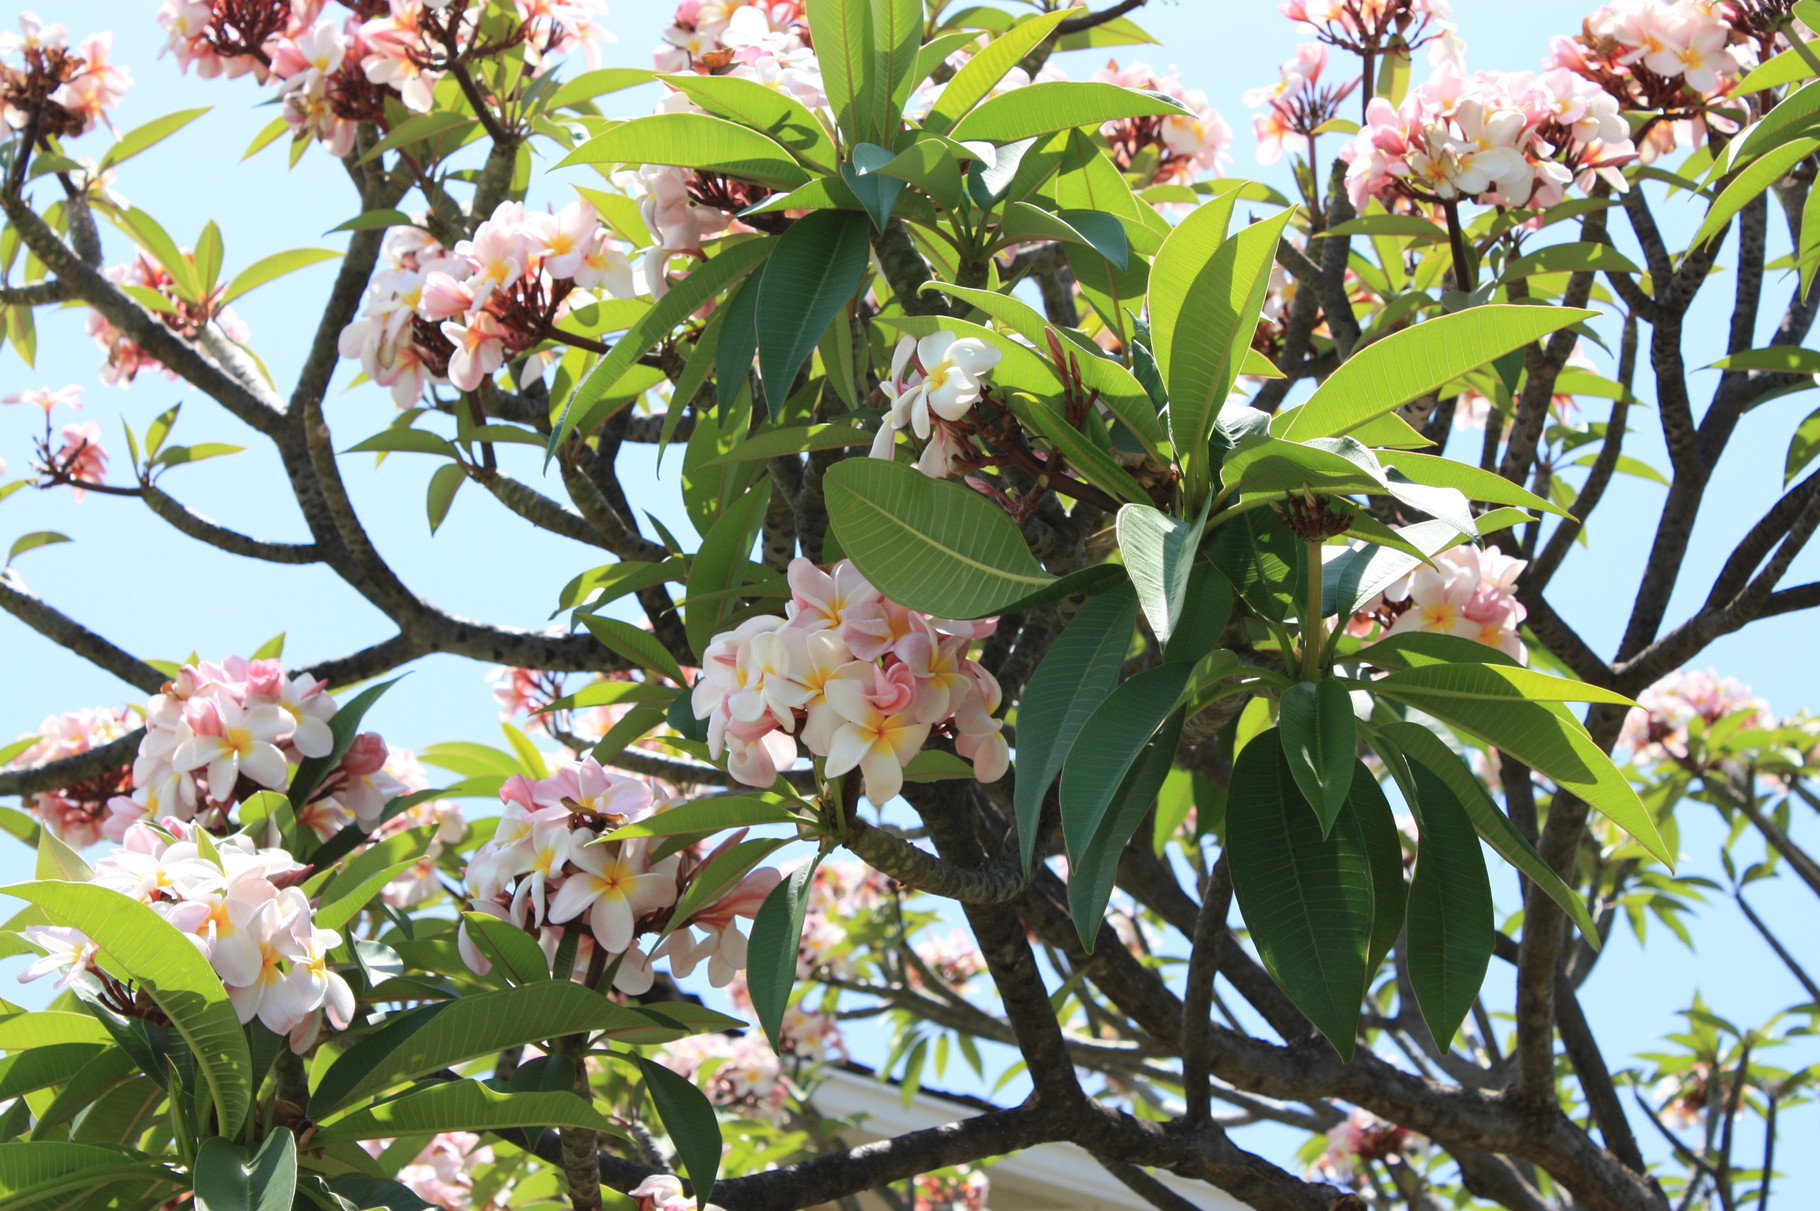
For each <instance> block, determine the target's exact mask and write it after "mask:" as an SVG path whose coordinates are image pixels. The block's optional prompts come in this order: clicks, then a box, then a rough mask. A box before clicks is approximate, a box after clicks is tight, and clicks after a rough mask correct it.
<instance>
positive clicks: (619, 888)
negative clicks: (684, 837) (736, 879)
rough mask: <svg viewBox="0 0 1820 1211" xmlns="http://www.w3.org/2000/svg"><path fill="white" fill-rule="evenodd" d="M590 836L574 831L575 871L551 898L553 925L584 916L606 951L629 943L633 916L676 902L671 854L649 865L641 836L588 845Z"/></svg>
mask: <svg viewBox="0 0 1820 1211" xmlns="http://www.w3.org/2000/svg"><path fill="white" fill-rule="evenodd" d="M593 839H594V838H593V835H592V834H589V833H576V834H575V840H574V843H573V844H572V847H571V849H570V851H569V862H570V864H571V865H573V866H574V867H576V870H575V871H574V872H573V873H571V874H569V875H567V876H566V877H565V878H564V879H563V883H562V887H560V888H559V889H558V890H557V892H556V896H555V898H554V899H552V900H551V901H550V916H549V919H550V921H551V922H552V923H553V924H558V925H560V924H562V923H563V922H565V921H573V920H575V919H576V918H577V917H580V916H581V915H583V914H584V913H585V914H587V918H588V927H589V928H590V929H591V930H593V932H594V938H595V940H596V941H597V942H599V943H600V945H601V947H602V948H603V949H605V950H606V951H607V952H608V953H609V954H622V953H624V952H625V951H626V950H627V948H629V947H630V946H631V945H632V936H633V927H634V925H635V924H636V923H637V921H638V918H639V917H641V916H643V915H644V914H645V913H647V912H650V911H651V910H652V909H656V908H663V907H666V906H668V905H670V904H674V903H675V902H676V875H675V869H676V865H677V863H676V861H675V860H674V856H672V857H671V858H666V859H664V861H663V862H660V863H658V864H657V866H656V867H651V866H649V865H647V863H646V862H645V852H646V850H645V845H644V842H643V839H642V838H641V839H636V840H632V841H625V842H614V843H611V844H607V845H590V844H588V842H589V841H591V840H593Z"/></svg>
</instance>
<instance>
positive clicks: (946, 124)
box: [923, 9, 1068, 133]
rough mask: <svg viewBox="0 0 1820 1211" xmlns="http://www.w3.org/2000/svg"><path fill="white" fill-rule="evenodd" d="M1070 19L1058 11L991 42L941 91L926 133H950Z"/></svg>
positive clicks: (1025, 22)
mask: <svg viewBox="0 0 1820 1211" xmlns="http://www.w3.org/2000/svg"><path fill="white" fill-rule="evenodd" d="M1067 16H1068V13H1067V10H1065V9H1058V10H1057V11H1055V12H1053V13H1042V14H1039V15H1037V16H1033V17H1029V18H1026V19H1025V20H1023V21H1020V22H1018V23H1017V24H1016V25H1014V26H1012V27H1011V28H1010V29H1008V30H1006V31H1005V32H1004V33H1002V34H1000V35H998V37H996V38H994V39H992V41H990V42H988V43H987V44H986V45H985V47H984V48H983V49H982V50H981V51H980V52H979V53H978V54H976V55H974V56H973V57H972V58H970V59H968V60H967V62H966V63H964V64H962V65H961V69H960V70H959V71H957V72H955V73H954V77H953V79H951V80H949V81H948V83H947V85H946V86H945V87H944V88H943V89H942V95H941V96H939V97H937V98H936V100H935V104H934V105H933V106H931V107H930V109H929V113H928V115H927V116H925V117H924V118H923V129H924V130H933V131H936V132H938V133H940V132H944V131H947V130H949V129H951V128H952V127H953V126H954V124H955V123H956V122H958V121H960V120H961V118H962V117H963V116H964V115H965V114H966V113H967V112H968V111H969V110H971V109H972V108H973V107H974V106H975V105H978V104H979V103H980V102H981V101H982V100H984V99H985V98H986V96H987V95H988V94H989V93H991V92H992V90H993V89H994V88H995V87H997V86H998V82H999V81H1000V80H1003V79H1004V78H1005V73H1006V72H1008V71H1010V70H1011V69H1012V68H1014V67H1016V66H1017V65H1018V63H1019V62H1020V61H1021V60H1022V59H1023V57H1024V56H1025V55H1027V54H1029V53H1030V52H1031V51H1033V50H1035V49H1036V48H1037V46H1038V45H1039V44H1040V43H1041V42H1042V41H1043V39H1045V38H1047V37H1048V36H1049V35H1050V34H1051V33H1052V32H1054V30H1055V27H1056V26H1057V25H1060V24H1061V23H1062V22H1063V21H1064V20H1065V19H1066V18H1067Z"/></svg>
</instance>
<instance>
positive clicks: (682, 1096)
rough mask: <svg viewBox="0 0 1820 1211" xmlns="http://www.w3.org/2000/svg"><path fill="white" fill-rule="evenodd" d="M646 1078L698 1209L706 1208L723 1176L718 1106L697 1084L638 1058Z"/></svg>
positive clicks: (642, 1057)
mask: <svg viewBox="0 0 1820 1211" xmlns="http://www.w3.org/2000/svg"><path fill="white" fill-rule="evenodd" d="M634 1058H635V1059H636V1060H637V1061H638V1068H639V1071H641V1072H643V1073H644V1075H645V1088H646V1089H647V1090H649V1091H650V1094H651V1100H652V1101H653V1102H655V1103H656V1104H657V1115H658V1117H659V1118H661V1119H662V1120H663V1124H664V1130H665V1131H666V1132H667V1133H668V1134H669V1136H670V1142H671V1143H673V1144H675V1145H676V1153H677V1155H678V1156H679V1157H680V1158H681V1159H682V1166H683V1170H684V1171H685V1172H686V1173H688V1175H689V1183H690V1185H692V1186H693V1187H694V1194H695V1205H696V1206H697V1207H706V1206H707V1205H708V1201H709V1198H710V1196H711V1195H712V1194H713V1193H714V1178H715V1176H716V1175H717V1174H718V1173H719V1172H720V1150H721V1135H720V1119H719V1118H718V1117H716V1116H715V1113H714V1105H713V1103H712V1102H710V1101H708V1099H707V1096H706V1095H705V1094H703V1093H702V1091H701V1090H700V1089H697V1088H696V1087H695V1085H694V1084H693V1083H691V1082H690V1081H687V1080H684V1079H683V1078H682V1077H680V1076H678V1075H676V1073H674V1072H671V1071H670V1070H669V1069H668V1068H665V1067H664V1066H663V1065H662V1064H659V1063H657V1062H656V1061H654V1060H647V1059H646V1058H645V1057H644V1056H642V1055H641V1056H636V1057H634Z"/></svg>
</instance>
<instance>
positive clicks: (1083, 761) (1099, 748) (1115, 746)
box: [1060, 660, 1194, 863]
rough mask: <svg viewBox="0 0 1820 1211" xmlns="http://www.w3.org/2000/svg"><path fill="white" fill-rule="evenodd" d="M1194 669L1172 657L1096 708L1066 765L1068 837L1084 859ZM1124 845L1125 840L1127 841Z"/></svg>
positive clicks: (1074, 858) (1071, 851)
mask: <svg viewBox="0 0 1820 1211" xmlns="http://www.w3.org/2000/svg"><path fill="white" fill-rule="evenodd" d="M1193 672H1194V667H1193V666H1192V665H1190V664H1188V663H1187V662H1186V661H1181V660H1177V661H1171V662H1169V663H1167V664H1161V665H1158V666H1157V667H1155V668H1150V669H1145V670H1144V671H1143V672H1141V673H1139V674H1137V675H1136V676H1135V677H1132V678H1130V679H1129V680H1127V681H1125V682H1124V683H1123V684H1121V685H1119V686H1118V687H1117V688H1115V689H1114V690H1113V691H1112V693H1111V694H1109V695H1108V696H1107V697H1106V700H1105V701H1104V702H1102V703H1100V705H1099V706H1098V708H1096V709H1095V710H1094V712H1093V714H1092V716H1091V717H1089V718H1088V720H1087V723H1086V725H1085V726H1084V727H1083V728H1082V734H1083V735H1087V736H1091V737H1092V738H1093V739H1092V743H1091V744H1076V745H1075V746H1074V747H1073V749H1072V750H1071V751H1070V752H1069V753H1068V758H1067V761H1066V763H1065V764H1064V765H1063V767H1062V788H1061V795H1060V800H1061V807H1062V838H1063V840H1064V842H1065V843H1066V845H1067V849H1068V860H1069V861H1070V862H1071V863H1072V862H1078V861H1080V860H1081V859H1082V857H1083V856H1085V855H1086V853H1087V850H1088V843H1089V842H1090V841H1091V840H1092V839H1093V836H1094V833H1095V831H1096V830H1097V829H1098V828H1099V826H1100V821H1101V819H1102V818H1103V817H1104V816H1105V815H1106V809H1107V808H1108V807H1109V806H1111V804H1112V801H1113V797H1114V796H1115V795H1116V794H1117V793H1118V790H1119V786H1120V785H1121V784H1122V783H1123V782H1124V781H1125V775H1126V774H1127V773H1128V772H1129V771H1130V770H1131V767H1132V766H1133V765H1134V764H1135V763H1136V762H1137V759H1138V755H1139V754H1140V753H1141V752H1142V751H1143V748H1144V746H1145V745H1146V744H1148V743H1149V742H1150V738H1151V737H1152V736H1154V735H1155V734H1156V731H1157V729H1158V728H1159V727H1161V726H1162V725H1163V721H1164V720H1165V719H1167V718H1168V717H1169V715H1170V713H1171V712H1173V711H1174V710H1175V708H1176V705H1177V704H1178V703H1179V702H1180V701H1181V699H1182V692H1183V691H1184V690H1186V689H1187V688H1188V678H1189V677H1190V676H1191V675H1192V674H1193ZM1120 844H1123V842H1122V841H1121V843H1120Z"/></svg>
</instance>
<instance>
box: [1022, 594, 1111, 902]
mask: <svg viewBox="0 0 1820 1211" xmlns="http://www.w3.org/2000/svg"><path fill="white" fill-rule="evenodd" d="M1137 614H1138V603H1137V594H1136V593H1134V592H1133V591H1132V590H1131V588H1130V586H1129V585H1128V584H1120V585H1117V586H1115V587H1114V588H1112V589H1110V590H1108V591H1107V592H1105V593H1102V594H1101V595H1100V596H1098V597H1095V598H1093V599H1092V600H1091V601H1089V602H1088V603H1087V604H1086V605H1084V606H1082V607H1081V608H1080V611H1079V612H1078V613H1076V614H1075V616H1074V620H1073V621H1072V622H1070V623H1069V624H1068V626H1067V628H1066V629H1064V630H1063V631H1062V633H1061V635H1060V636H1058V637H1057V638H1056V640H1055V642H1054V643H1053V644H1052V645H1050V648H1049V651H1048V654H1047V655H1045V656H1044V657H1043V660H1042V663H1041V664H1039V665H1037V667H1036V672H1034V673H1032V674H1031V675H1030V682H1029V684H1028V685H1027V686H1026V687H1025V688H1024V693H1023V696H1022V697H1021V698H1020V699H1019V700H1018V708H1017V781H1016V784H1015V786H1014V789H1013V792H1012V794H1013V804H1014V806H1015V808H1016V811H1017V835H1018V852H1019V853H1020V854H1022V855H1023V861H1024V871H1025V872H1026V873H1028V872H1029V871H1030V868H1031V863H1032V862H1033V861H1034V860H1035V858H1036V832H1037V825H1038V823H1039V821H1040V820H1041V817H1042V811H1043V800H1044V798H1045V797H1047V795H1048V794H1049V787H1050V785H1051V784H1052V783H1054V781H1055V777H1056V775H1057V774H1059V773H1060V772H1061V770H1062V766H1063V764H1064V763H1066V761H1067V760H1068V754H1069V752H1070V751H1071V750H1072V749H1073V747H1074V742H1075V740H1076V739H1077V738H1078V737H1079V736H1080V734H1081V729H1082V728H1084V727H1085V726H1086V725H1087V720H1088V719H1089V718H1090V717H1091V716H1092V715H1093V713H1094V711H1095V710H1097V709H1098V708H1099V706H1100V704H1101V703H1103V702H1104V701H1105V700H1106V696H1107V695H1108V694H1110V693H1111V692H1112V686H1113V683H1114V682H1115V681H1116V680H1117V679H1118V675H1119V669H1120V667H1121V666H1122V665H1123V664H1124V662H1125V653H1126V652H1127V651H1129V650H1130V648H1131V628H1132V627H1133V626H1134V625H1135V624H1136V622H1137Z"/></svg>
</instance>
